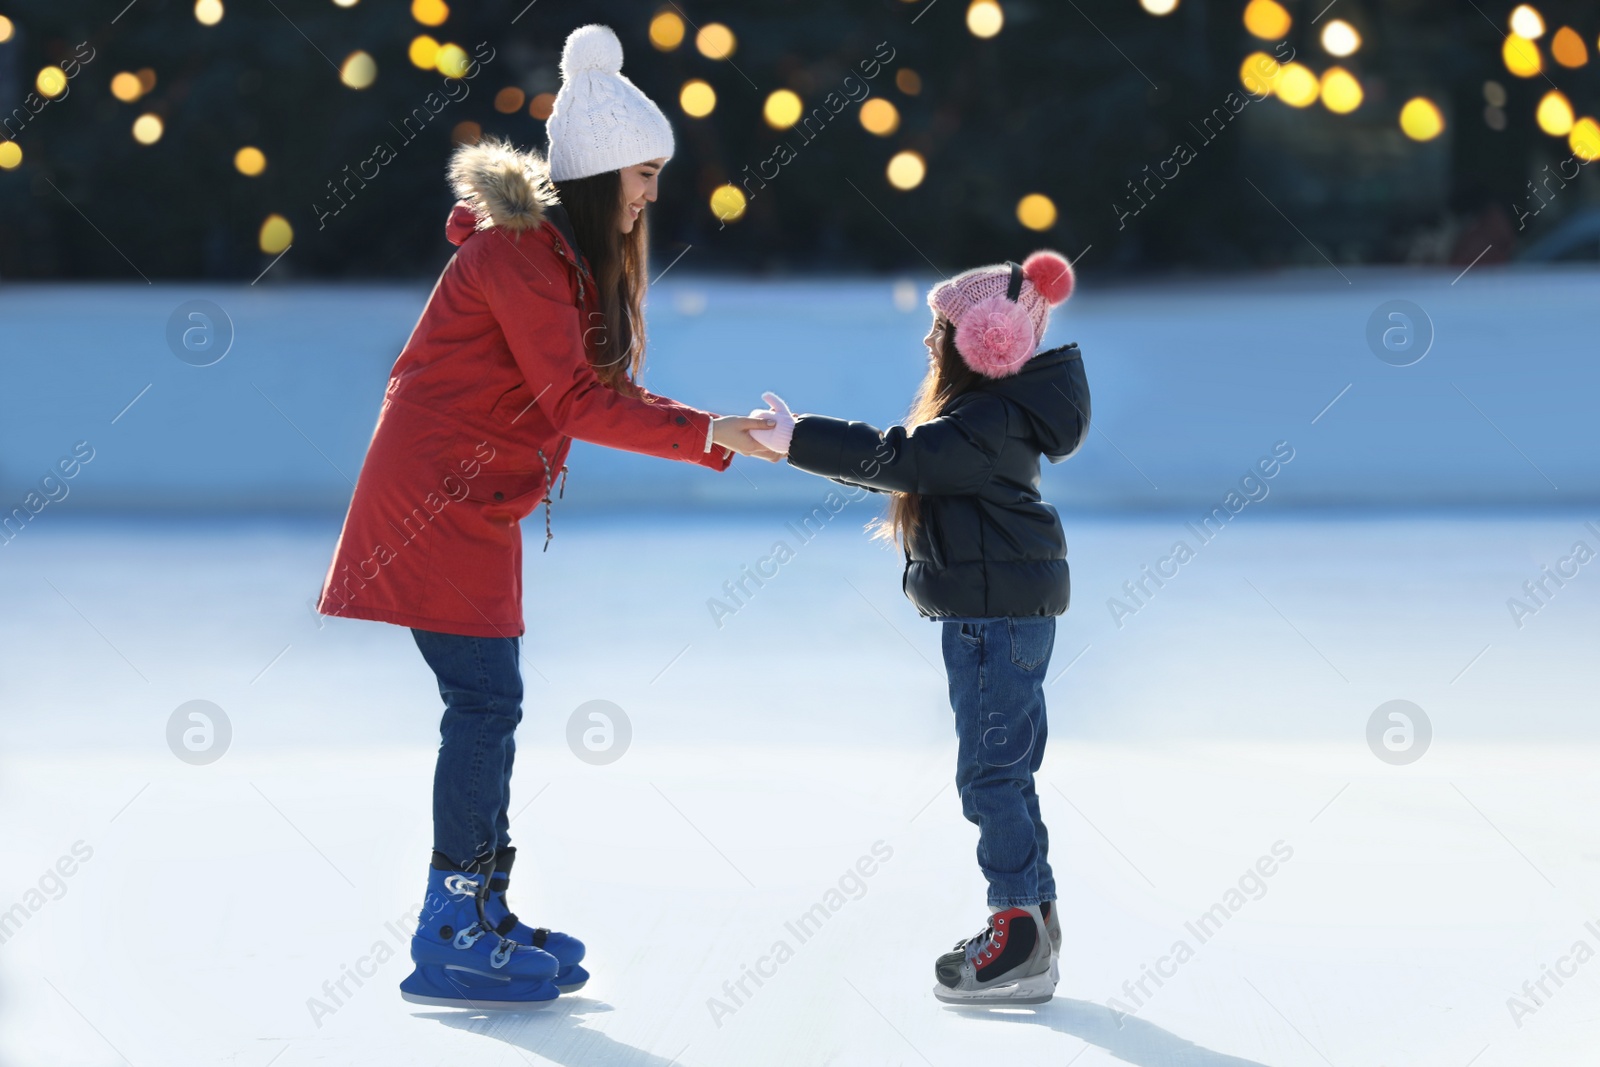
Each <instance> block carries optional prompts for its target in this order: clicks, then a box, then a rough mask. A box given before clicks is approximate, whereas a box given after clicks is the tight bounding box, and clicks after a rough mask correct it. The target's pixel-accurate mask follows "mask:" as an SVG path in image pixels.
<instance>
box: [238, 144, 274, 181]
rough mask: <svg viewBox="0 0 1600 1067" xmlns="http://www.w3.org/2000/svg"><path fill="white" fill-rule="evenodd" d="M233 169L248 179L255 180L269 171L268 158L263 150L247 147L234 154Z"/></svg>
mask: <svg viewBox="0 0 1600 1067" xmlns="http://www.w3.org/2000/svg"><path fill="white" fill-rule="evenodd" d="M233 169H234V170H236V171H238V172H239V173H240V174H243V175H244V176H245V177H246V178H254V177H256V176H258V175H259V174H260V173H261V172H262V171H264V170H266V169H267V157H266V154H265V153H264V152H262V151H261V149H259V148H256V147H253V146H251V145H246V146H245V147H243V148H241V149H239V151H237V152H235V153H234V154H233Z"/></svg>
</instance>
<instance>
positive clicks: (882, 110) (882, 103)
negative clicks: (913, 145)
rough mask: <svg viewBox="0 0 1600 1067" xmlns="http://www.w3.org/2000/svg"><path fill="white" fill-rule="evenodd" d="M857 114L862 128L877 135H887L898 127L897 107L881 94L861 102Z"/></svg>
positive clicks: (898, 115) (898, 112)
mask: <svg viewBox="0 0 1600 1067" xmlns="http://www.w3.org/2000/svg"><path fill="white" fill-rule="evenodd" d="M858 114H859V117H860V119H861V126H862V128H863V129H865V130H866V131H867V132H868V133H871V134H876V135H877V136H879V137H887V136H889V135H890V134H891V133H893V132H894V131H895V130H898V129H899V128H900V111H899V109H897V108H896V107H895V106H894V105H893V104H891V103H890V102H889V101H887V100H885V99H884V98H883V97H881V96H874V97H873V98H872V99H870V100H868V101H866V102H865V103H863V104H862V105H861V110H860V112H859V113H858Z"/></svg>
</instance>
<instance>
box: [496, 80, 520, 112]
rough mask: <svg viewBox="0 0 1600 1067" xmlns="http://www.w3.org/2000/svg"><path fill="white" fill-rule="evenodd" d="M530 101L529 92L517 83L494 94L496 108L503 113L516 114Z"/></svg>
mask: <svg viewBox="0 0 1600 1067" xmlns="http://www.w3.org/2000/svg"><path fill="white" fill-rule="evenodd" d="M527 102H528V94H527V93H525V92H523V91H522V90H521V89H519V88H517V87H516V86H515V85H508V86H506V87H505V88H504V89H501V90H500V91H499V92H498V93H495V94H494V109H495V110H496V111H498V112H500V114H502V115H515V114H516V113H517V112H519V111H521V110H522V105H523V104H525V103H527Z"/></svg>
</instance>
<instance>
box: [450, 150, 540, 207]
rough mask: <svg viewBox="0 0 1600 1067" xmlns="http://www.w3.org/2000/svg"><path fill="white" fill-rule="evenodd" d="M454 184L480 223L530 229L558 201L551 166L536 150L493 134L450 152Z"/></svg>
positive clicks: (458, 195) (452, 186) (460, 197)
mask: <svg viewBox="0 0 1600 1067" xmlns="http://www.w3.org/2000/svg"><path fill="white" fill-rule="evenodd" d="M449 176H450V187H451V188H452V189H454V190H455V194H456V197H457V199H459V200H461V201H463V202H465V203H466V204H467V205H468V206H469V207H471V208H472V212H473V214H474V215H476V216H477V217H478V221H479V225H480V226H499V227H502V228H504V229H507V230H531V229H534V228H535V227H537V226H538V225H539V224H540V223H541V222H543V221H544V217H545V209H546V207H548V206H549V205H551V204H555V203H557V202H558V201H557V198H556V191H555V187H554V186H553V185H552V184H551V182H550V165H549V164H548V163H546V162H545V160H544V157H543V156H541V155H539V154H538V153H537V152H532V151H527V152H524V151H522V150H520V149H518V148H515V147H513V146H512V145H511V144H510V142H507V141H499V140H495V139H493V138H490V139H487V140H484V141H480V142H479V143H477V144H475V145H463V146H462V147H460V148H458V149H456V151H455V154H454V155H453V156H451V157H450V170H449Z"/></svg>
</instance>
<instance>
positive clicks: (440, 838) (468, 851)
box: [411, 630, 522, 870]
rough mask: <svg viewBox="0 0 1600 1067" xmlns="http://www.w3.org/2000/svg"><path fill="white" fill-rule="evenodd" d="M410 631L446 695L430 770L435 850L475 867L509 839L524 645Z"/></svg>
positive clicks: (463, 865) (507, 640)
mask: <svg viewBox="0 0 1600 1067" xmlns="http://www.w3.org/2000/svg"><path fill="white" fill-rule="evenodd" d="M411 634H412V636H413V637H415V638H416V641H417V648H419V649H420V650H421V651H422V658H423V659H425V660H427V662H428V666H429V667H431V668H432V669H433V673H434V675H435V676H436V677H437V678H438V679H439V695H440V696H441V697H443V698H444V718H443V719H441V720H440V722H439V761H438V763H437V764H436V765H435V767H434V772H433V847H434V849H435V851H438V852H442V853H444V855H445V856H447V857H449V858H450V860H451V861H452V862H454V863H455V864H456V865H457V866H458V867H460V868H461V869H463V870H469V869H475V867H476V866H477V865H479V864H482V863H483V862H485V861H486V860H492V859H493V857H494V854H495V852H496V851H498V850H500V849H503V848H506V847H508V846H509V845H510V844H511V827H510V820H509V818H508V816H507V809H508V807H509V805H510V800H511V764H512V761H513V760H514V759H515V758H516V754H517V742H516V731H517V724H518V723H519V722H521V721H522V669H521V665H520V663H519V654H520V652H521V644H522V642H521V639H520V638H516V637H463V636H460V635H458V634H441V633H433V632H431V631H429V630H412V631H411Z"/></svg>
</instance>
